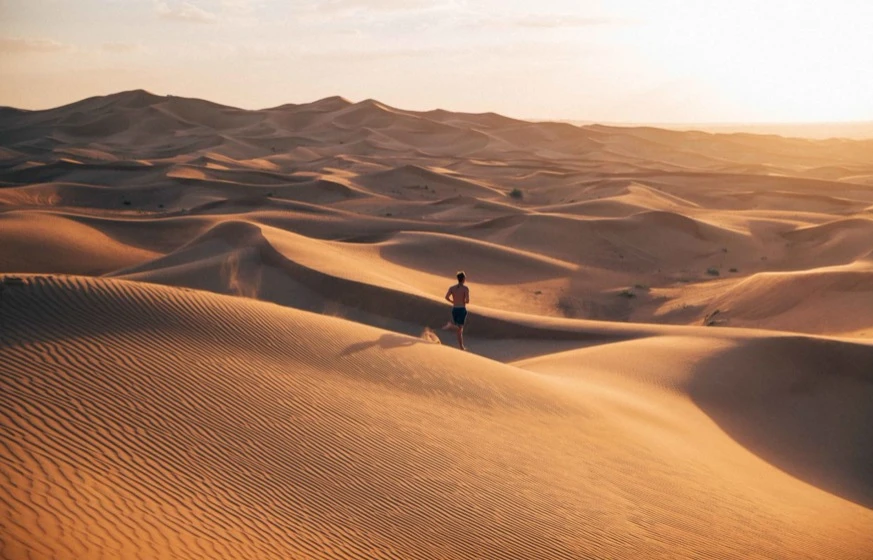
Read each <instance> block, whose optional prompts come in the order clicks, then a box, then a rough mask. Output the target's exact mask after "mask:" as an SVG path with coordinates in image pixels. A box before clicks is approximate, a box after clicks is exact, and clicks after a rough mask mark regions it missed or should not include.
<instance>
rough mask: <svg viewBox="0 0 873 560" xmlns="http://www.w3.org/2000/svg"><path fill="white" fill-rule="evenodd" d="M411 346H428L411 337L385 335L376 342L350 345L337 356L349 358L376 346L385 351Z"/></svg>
mask: <svg viewBox="0 0 873 560" xmlns="http://www.w3.org/2000/svg"><path fill="white" fill-rule="evenodd" d="M413 344H428V341H426V340H422V339H419V338H415V337H412V336H405V335H401V334H394V333H385V334H383V335H382V336H380V337H379V338H377V339H376V340H371V341H367V342H358V343H357V344H352V345H350V346H347V347H346V348H345V349H344V350H343V351H342V352H340V353H339V354H338V355H339V356H351V355H352V354H356V353H358V352H362V351H364V350H368V349H370V348H374V347H376V346H378V347H380V348H384V349H386V350H390V349H392V348H400V347H403V346H412V345H413Z"/></svg>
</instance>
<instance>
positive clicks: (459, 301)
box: [449, 284, 470, 307]
mask: <svg viewBox="0 0 873 560" xmlns="http://www.w3.org/2000/svg"><path fill="white" fill-rule="evenodd" d="M469 293H470V289H469V288H468V287H467V286H464V285H463V284H455V285H454V286H452V287H451V288H449V296H450V297H451V298H452V305H453V306H455V307H467V300H468V299H469Z"/></svg>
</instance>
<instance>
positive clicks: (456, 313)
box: [452, 307, 467, 327]
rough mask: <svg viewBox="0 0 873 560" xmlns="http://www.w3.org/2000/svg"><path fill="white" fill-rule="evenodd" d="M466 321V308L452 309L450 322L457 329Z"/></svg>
mask: <svg viewBox="0 0 873 560" xmlns="http://www.w3.org/2000/svg"><path fill="white" fill-rule="evenodd" d="M466 321H467V308H466V307H452V322H453V323H454V324H456V325H458V326H459V327H463V326H464V322H466Z"/></svg>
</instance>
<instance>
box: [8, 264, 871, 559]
mask: <svg viewBox="0 0 873 560" xmlns="http://www.w3.org/2000/svg"><path fill="white" fill-rule="evenodd" d="M3 306H4V315H3V318H4V328H5V329H7V330H4V333H7V334H5V335H4V339H3V346H2V349H0V353H2V357H3V360H2V362H0V363H2V364H3V365H2V366H0V368H2V371H3V375H2V377H0V378H2V380H3V383H4V390H3V392H2V395H3V399H4V406H3V407H2V410H3V411H4V414H3V415H4V418H3V423H4V426H6V428H7V434H14V435H15V436H16V437H15V438H14V440H13V441H12V442H10V441H9V440H8V439H7V444H6V445H5V446H4V452H3V455H4V464H6V465H10V464H14V465H16V468H15V469H9V468H8V467H6V468H4V469H3V474H4V477H5V479H6V480H5V481H4V482H5V483H4V485H3V500H2V503H3V504H4V506H3V507H4V513H3V517H4V519H5V520H7V523H8V525H7V527H8V532H7V536H6V538H5V540H4V551H5V552H4V554H6V555H8V556H9V557H17V556H18V555H19V554H22V555H23V554H24V552H25V551H27V550H30V551H32V552H33V553H35V554H37V555H40V556H45V557H50V556H58V555H60V556H66V555H75V556H84V555H87V554H90V553H91V552H93V551H94V550H96V549H99V550H101V551H102V552H101V555H102V556H103V557H110V558H111V557H118V558H121V557H129V556H130V555H145V556H149V557H185V558H197V557H215V555H220V556H223V557H265V558H266V557H277V558H278V557H287V555H288V554H293V555H299V556H303V557H311V558H338V557H374V558H380V557H385V558H408V557H423V558H429V557H457V558H469V557H506V558H542V557H554V558H561V557H567V558H578V557H638V556H640V555H644V556H647V557H675V556H677V555H680V556H681V555H683V553H685V554H688V555H693V556H696V557H704V558H706V557H711V558H758V557H760V558H766V557H793V558H825V557H831V558H833V557H839V558H863V557H865V555H866V552H865V551H867V552H869V550H870V547H871V546H873V542H871V537H870V533H869V531H868V530H867V529H869V527H870V524H871V523H873V513H871V510H869V509H865V508H863V507H861V506H858V505H853V504H851V503H849V502H846V501H844V500H841V499H840V498H837V497H835V496H833V495H832V494H829V493H827V492H824V491H822V490H819V489H818V488H815V487H814V486H810V485H808V484H804V483H803V482H800V481H798V480H796V479H792V478H790V477H786V476H784V474H783V473H782V472H781V471H779V470H778V469H776V468H774V467H772V466H771V465H769V464H767V463H765V462H764V461H761V460H760V459H758V458H757V457H755V456H754V455H752V454H750V453H748V452H747V451H746V450H745V449H744V448H743V447H741V446H740V445H738V444H737V443H736V442H735V441H733V440H732V439H731V438H729V437H727V436H726V435H725V434H724V433H723V432H721V431H720V430H719V429H718V428H717V427H716V426H715V425H714V424H713V423H712V422H711V421H707V420H706V416H705V415H704V414H703V412H701V410H700V409H698V408H696V407H694V406H693V404H692V403H691V399H692V398H693V397H694V396H695V392H696V393H700V394H705V395H707V397H706V398H708V399H715V403H713V404H712V406H719V407H722V408H721V411H722V412H723V413H725V414H733V416H732V417H733V418H736V417H737V415H742V414H743V413H744V409H743V408H742V405H743V404H744V403H746V402H748V400H747V399H745V398H743V396H742V395H733V396H729V397H727V398H725V397H721V396H719V395H718V392H719V391H720V389H718V388H719V387H720V384H719V380H718V379H710V378H708V376H703V378H697V379H696V380H695V381H682V380H681V377H680V378H677V373H678V371H681V370H684V371H691V370H688V369H687V368H681V367H680V368H679V369H678V370H677V369H676V368H677V366H680V365H681V364H682V363H683V360H684V359H688V358H690V357H692V356H694V355H695V354H697V355H698V356H699V355H709V354H711V353H712V352H713V350H714V349H715V350H717V349H719V348H729V347H735V348H739V347H744V346H746V345H749V344H753V343H754V344H757V343H756V342H755V341H756V340H760V341H761V342H762V343H765V344H766V343H767V340H768V338H767V337H766V336H764V337H763V338H761V337H752V339H750V340H747V341H744V340H743V339H742V338H737V339H734V340H726V341H722V342H717V341H716V342H714V341H707V340H706V339H705V338H703V337H695V338H693V339H692V341H691V342H690V343H689V342H688V341H687V340H686V341H683V340H677V339H675V338H672V339H671V338H670V337H666V338H663V337H656V338H647V339H644V340H641V341H639V342H633V341H630V342H625V343H623V344H625V345H627V344H630V345H635V346H639V345H640V344H642V345H643V346H642V347H639V348H638V350H645V351H646V352H647V353H648V354H649V355H651V354H652V352H653V347H654V348H656V349H657V352H660V353H661V354H663V353H664V352H665V351H668V354H669V355H672V359H671V360H667V362H669V363H662V364H661V365H660V366H659V368H658V370H656V371H652V370H649V371H648V372H647V373H646V374H645V377H643V378H640V379H638V380H634V378H633V377H632V376H630V375H628V374H629V373H630V372H633V371H637V370H636V369H635V367H634V366H627V365H625V366H622V367H624V368H625V369H624V373H623V372H622V371H621V370H619V369H617V368H618V367H619V364H620V363H626V356H627V355H628V349H627V348H624V349H621V350H619V349H616V350H617V351H618V352H620V354H621V355H622V359H621V360H616V359H615V355H614V354H613V356H612V357H609V356H606V355H604V352H603V351H598V350H589V351H585V350H583V351H582V352H595V353H596V355H597V356H599V357H598V358H596V359H594V360H587V359H586V360H585V362H588V364H589V365H586V366H585V367H584V368H583V369H582V370H580V369H578V367H579V363H580V362H579V360H575V359H574V360H572V361H570V362H569V363H567V364H565V365H563V366H561V365H560V363H559V361H558V359H559V358H558V357H557V356H556V357H555V358H554V359H552V358H549V357H543V358H540V359H539V360H535V361H533V362H530V361H528V362H519V363H518V364H517V366H515V367H513V366H509V365H503V364H499V363H497V362H494V361H491V360H486V359H484V358H480V357H477V356H475V355H469V354H464V353H459V352H457V351H454V350H452V349H449V348H445V347H442V346H440V345H433V344H430V343H427V342H426V341H423V340H421V339H416V338H412V337H406V336H402V335H398V334H394V333H391V332H388V331H382V330H378V329H374V328H371V327H366V326H363V325H360V324H356V323H351V322H348V321H344V320H341V319H334V318H330V317H320V316H318V315H314V314H309V313H305V312H300V311H296V310H293V309H288V308H285V307H279V306H275V305H271V304H265V303H261V302H256V301H253V300H246V299H240V298H231V297H226V296H218V295H214V294H210V293H206V292H199V291H188V292H184V291H181V290H179V289H177V288H171V287H159V286H153V285H149V284H144V283H140V282H128V281H118V280H94V279H87V278H81V277H57V278H47V277H26V278H25V281H24V285H22V286H11V287H10V286H5V289H4V293H3ZM692 336H693V335H692ZM747 338H748V337H747ZM646 341H648V342H646ZM677 346H678V347H680V348H685V350H683V351H682V352H681V353H680V354H678V355H677V353H676V352H675V351H673V350H668V349H674V348H676V347H677ZM609 347H610V345H607V346H604V347H603V350H605V351H606V352H607V353H608V352H609ZM170 349H173V350H172V352H168V350H170ZM871 349H873V347H870V346H860V345H858V346H856V348H855V350H854V351H856V352H857V353H858V355H859V356H863V357H864V358H863V359H864V360H867V361H869V360H870V359H871V358H873V353H871ZM772 350H773V348H770V349H769V353H770V355H771V359H777V358H776V356H785V355H786V354H787V353H790V352H791V351H792V347H791V345H789V346H787V347H784V348H782V349H781V350H779V351H778V352H777V353H776V354H773V352H772ZM686 352H687V353H686ZM631 354H632V355H633V353H631ZM637 355H642V353H641V354H637ZM682 356H686V357H685V358H683V357H682ZM547 365H548V367H546V366H547ZM671 365H672V367H670V366H671ZM550 368H557V369H558V371H554V370H553V369H550ZM575 372H579V373H580V374H583V375H581V376H576V374H575ZM588 372H596V374H595V375H593V376H592V375H589V374H588ZM568 374H570V375H574V377H570V378H568V377H566V375H568ZM790 375H795V373H790ZM868 377H869V376H868ZM692 379H694V378H693V377H692ZM867 381H869V379H868V380H867ZM689 382H690V383H692V384H696V387H692V388H691V389H688V387H687V386H686V383H689ZM859 382H862V383H863V382H864V379H863V374H862V379H860V380H859ZM736 387H737V389H738V390H740V391H742V390H745V389H743V388H742V385H737V386H736ZM847 389H848V388H847ZM867 391H868V393H866V394H867V397H863V398H866V399H868V400H866V402H869V384H868V385H867ZM827 396H828V395H827V393H826V392H825V391H824V388H823V390H822V391H820V392H819V391H814V392H813V394H812V396H811V398H813V399H815V400H816V401H818V402H820V401H822V400H826V398H827ZM857 398H858V399H862V397H861V396H860V395H859V396H858V397H857ZM857 402H858V403H859V405H862V403H863V402H864V401H863V400H859V401H857ZM820 404H826V403H821V402H820ZM692 418H693V419H695V421H694V422H692V423H690V424H689V420H690V419H692ZM835 420H836V421H837V422H838V425H837V426H838V427H839V428H840V429H841V430H842V431H836V430H835V431H833V432H832V434H831V435H832V436H833V435H837V434H842V435H838V436H837V437H836V438H833V439H832V441H831V443H830V445H832V446H837V445H839V444H838V443H837V442H838V441H842V442H843V443H844V444H845V445H844V447H843V449H844V450H848V449H852V448H853V447H852V444H853V443H862V444H866V448H868V449H869V448H870V446H869V443H870V441H869V432H867V439H863V436H861V435H860V434H858V433H853V432H852V426H853V424H852V423H851V422H848V421H847V420H848V419H843V422H842V423H839V419H835ZM542 433H551V434H553V437H560V440H561V442H562V443H561V445H554V442H552V441H550V440H549V439H543V438H542V437H540V436H541V434H542ZM858 437H862V439H861V440H860V441H856V440H855V439H854V438H858ZM653 438H657V439H658V440H659V441H660V442H661V444H662V445H663V446H665V447H664V448H661V449H653V448H651V445H650V444H651V441H652V440H653ZM701 446H702V447H704V448H705V449H706V453H704V454H701V453H699V450H700V447H701ZM665 449H669V452H668V453H665V452H664V451H665ZM654 464H657V465H659V467H658V468H657V469H653V468H652V466H653V465H654ZM844 464H845V465H846V468H851V463H849V462H847V463H844ZM856 467H857V465H856ZM825 474H827V471H825ZM831 474H833V472H831ZM861 474H863V471H862V472H861ZM680 480H681V481H682V483H681V484H677V483H676V481H680ZM714 480H719V481H721V482H720V484H719V485H718V486H714V485H713V481H714ZM855 483H856V484H861V485H862V488H865V487H866V490H865V492H867V496H869V495H870V491H871V488H870V487H869V478H866V479H865V478H861V479H856V481H855ZM664 485H668V486H669V488H670V495H669V497H668V496H667V495H665V494H664V492H663V489H664ZM452 489H454V490H452ZM856 490H857V488H856ZM859 496H860V495H859V494H856V495H855V497H856V498H858V497H859ZM700 500H706V503H707V507H706V513H704V512H703V510H701V509H699V508H698V505H697V504H698V503H699V501H700ZM786 501H789V503H791V507H790V508H787V507H785V502H786ZM823 510H826V511H828V512H829V515H828V516H827V518H822V516H821V511H823ZM750 516H753V517H754V518H755V519H756V524H755V528H754V530H750V527H749V526H748V523H747V519H748V518H749V517H750ZM33 527H41V528H42V529H43V531H45V534H46V535H53V537H52V538H51V539H48V540H45V539H44V540H43V541H42V542H41V543H39V544H37V543H35V542H34V541H32V534H33ZM764 534H768V535H776V534H778V535H780V539H777V540H771V539H763V538H762V535H764Z"/></svg>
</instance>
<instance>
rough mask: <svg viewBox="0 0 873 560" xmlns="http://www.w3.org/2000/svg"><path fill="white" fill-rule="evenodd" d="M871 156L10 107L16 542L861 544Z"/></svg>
mask: <svg viewBox="0 0 873 560" xmlns="http://www.w3.org/2000/svg"><path fill="white" fill-rule="evenodd" d="M871 162H873V141H869V140H839V139H832V140H801V139H791V138H781V137H775V136H757V135H751V134H707V133H702V132H676V131H667V130H658V129H653V128H611V127H604V126H583V127H577V126H572V125H569V124H560V123H530V122H524V121H519V120H514V119H509V118H506V117H502V116H500V115H496V114H463V113H451V112H447V111H430V112H411V111H403V110H399V109H395V108H391V107H387V106H385V105H383V104H380V103H378V102H375V101H372V100H368V101H364V102H360V103H350V102H348V101H346V100H344V99H342V98H328V99H324V100H321V101H318V102H315V103H311V104H304V105H285V106H282V107H277V108H274V109H267V110H262V111H244V110H241V109H235V108H231V107H224V106H220V105H216V104H213V103H209V102H206V101H201V100H194V99H183V98H176V97H159V96H154V95H151V94H149V93H146V92H142V91H136V92H125V93H121V94H117V95H112V96H108V97H100V98H92V99H87V100H84V101H81V102H78V103H75V104H72V105H69V106H66V107H60V108H57V109H52V110H49V111H39V112H30V111H19V110H16V109H11V108H3V109H0V280H2V283H0V383H2V392H0V399H2V406H0V414H2V436H0V443H2V447H0V459H2V460H0V476H2V479H3V485H2V489H0V526H2V538H0V547H2V548H0V557H3V558H15V559H17V558H136V557H139V558H402V559H407V558H737V559H746V558H786V559H794V558H858V559H862V558H869V557H870V556H871V555H873V340H871V339H873V181H871V179H870V178H871V177H873V164H871ZM458 269H464V270H466V272H467V274H468V276H469V281H470V287H471V290H472V304H471V309H470V310H471V318H470V324H469V326H468V333H467V341H468V344H469V346H470V347H471V349H472V352H466V353H465V352H460V351H458V350H457V349H456V348H455V347H454V344H455V343H454V335H453V334H451V333H443V332H442V331H439V330H438V329H436V328H437V327H439V326H440V325H442V324H443V323H444V322H445V321H446V319H447V315H448V314H447V304H446V303H445V302H444V301H443V299H442V296H443V294H444V293H445V290H446V288H447V287H448V285H449V284H450V283H451V281H452V279H453V275H454V273H455V271H456V270H458ZM192 288H193V289H192ZM732 327H741V328H732ZM434 329H436V330H434ZM440 342H441V344H440Z"/></svg>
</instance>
